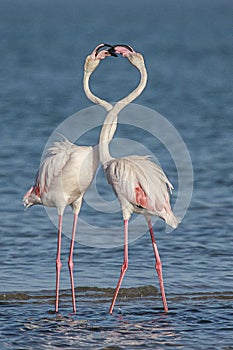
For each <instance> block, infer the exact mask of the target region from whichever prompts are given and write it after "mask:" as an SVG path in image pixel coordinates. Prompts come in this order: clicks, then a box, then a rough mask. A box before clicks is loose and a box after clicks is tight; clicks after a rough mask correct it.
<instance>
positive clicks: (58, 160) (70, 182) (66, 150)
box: [22, 44, 116, 313]
mask: <svg viewBox="0 0 233 350" xmlns="http://www.w3.org/2000/svg"><path fill="white" fill-rule="evenodd" d="M107 48H108V49H107ZM107 56H116V54H115V53H114V52H113V51H111V45H108V44H100V45H98V46H97V47H96V48H95V49H94V51H93V52H92V54H91V55H89V56H87V58H86V61H85V68H84V79H83V85H84V90H85V92H86V95H87V96H88V97H89V98H90V99H91V100H93V99H94V100H95V103H99V104H100V105H102V106H103V107H104V108H105V109H106V110H107V111H109V110H110V109H111V108H112V105H111V104H110V103H108V102H106V101H104V100H101V99H100V98H98V97H96V96H94V95H93V94H92V93H91V91H90V90H89V89H88V81H89V79H90V76H91V74H92V72H93V71H94V70H95V69H96V68H97V66H98V65H99V63H100V61H101V60H103V59H104V58H105V57H107ZM114 129H115V126H113V127H112V133H113V132H114ZM110 135H111V133H110ZM98 162H99V153H98V147H97V146H95V147H92V146H77V145H75V144H72V143H71V142H69V140H67V139H66V138H65V137H64V138H63V140H61V141H58V142H54V143H53V145H52V146H51V147H49V148H48V149H47V152H46V155H45V158H44V160H43V162H42V164H41V166H40V169H39V171H38V174H37V176H36V180H35V184H34V186H32V187H31V188H30V189H29V190H28V192H27V193H26V194H25V195H24V197H23V201H22V202H23V204H24V206H25V207H26V208H29V207H31V206H33V205H36V204H41V205H44V206H48V207H56V209H57V212H58V239H57V255H56V300H55V312H58V306H59V282H60V271H61V267H62V263H61V259H60V254H61V235H62V219H63V214H64V211H65V208H66V207H67V206H68V205H70V206H71V207H72V209H73V214H74V218H73V227H72V234H71V243H70V252H69V259H68V266H69V272H70V283H71V293H72V305H73V313H76V302H75V291H74V277H73V268H74V264H73V251H74V240H75V233H76V227H77V221H78V214H79V212H80V209H81V205H82V200H83V196H84V194H85V192H86V190H87V189H88V187H89V186H90V184H91V183H92V181H93V178H94V176H95V174H96V170H97V166H98Z"/></svg>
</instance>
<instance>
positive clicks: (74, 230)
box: [68, 213, 78, 313]
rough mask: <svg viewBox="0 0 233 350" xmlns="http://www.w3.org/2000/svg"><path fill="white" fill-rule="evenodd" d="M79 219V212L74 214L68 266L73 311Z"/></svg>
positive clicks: (74, 308)
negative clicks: (75, 244) (74, 254)
mask: <svg viewBox="0 0 233 350" xmlns="http://www.w3.org/2000/svg"><path fill="white" fill-rule="evenodd" d="M77 221H78V214H76V213H75V214H74V222H73V228H72V237H71V242H70V255H69V259H68V266H69V270H70V284H71V293H72V303H73V312H74V313H76V304H75V292H74V276H73V269H74V263H73V251H74V239H75V232H76V227H77Z"/></svg>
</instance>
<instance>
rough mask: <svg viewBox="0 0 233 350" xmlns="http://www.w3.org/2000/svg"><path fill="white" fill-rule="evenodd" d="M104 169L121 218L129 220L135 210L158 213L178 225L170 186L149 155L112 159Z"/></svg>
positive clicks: (170, 223)
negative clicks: (120, 212) (171, 203)
mask: <svg viewBox="0 0 233 350" xmlns="http://www.w3.org/2000/svg"><path fill="white" fill-rule="evenodd" d="M104 170H105V174H106V177H107V180H108V182H109V183H110V184H111V185H112V187H113V189H114V192H115V194H116V196H117V197H118V199H119V201H120V203H121V207H122V212H123V218H124V220H129V218H130V216H131V214H132V213H133V212H134V213H137V214H144V215H146V216H148V215H153V216H158V217H160V218H162V219H164V220H165V221H166V223H167V224H168V225H170V226H172V227H173V228H176V227H177V226H178V223H179V219H178V218H177V217H176V216H175V215H174V214H173V212H172V210H171V206H170V202H169V193H171V192H172V189H173V186H172V184H171V183H170V181H169V180H168V178H167V176H166V175H165V174H164V172H163V170H162V168H161V167H160V166H159V165H157V164H156V163H154V162H152V161H150V160H149V157H147V156H146V157H143V156H129V157H123V158H117V159H112V160H110V161H108V162H107V163H106V164H105V165H104Z"/></svg>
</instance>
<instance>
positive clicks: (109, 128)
mask: <svg viewBox="0 0 233 350" xmlns="http://www.w3.org/2000/svg"><path fill="white" fill-rule="evenodd" d="M135 67H136V68H137V69H138V70H139V72H140V75H141V79H140V82H139V84H138V86H137V87H136V89H134V90H133V91H132V92H131V93H130V94H129V95H128V96H127V97H125V98H123V99H122V100H120V101H118V102H117V103H116V104H115V106H114V107H113V108H112V109H111V110H110V112H109V113H108V115H107V117H106V119H105V121H104V124H103V127H102V130H101V133H100V140H99V155H100V161H101V163H102V164H103V165H104V164H105V163H106V162H108V161H109V160H111V159H112V157H111V155H110V152H109V143H110V142H111V140H112V138H113V136H114V134H115V131H116V128H117V119H118V114H119V113H120V111H121V110H122V109H123V108H125V107H126V106H127V105H128V104H130V103H131V102H132V101H134V100H135V99H136V98H137V97H138V96H139V95H140V94H141V93H142V91H143V90H144V88H145V86H146V83H147V71H146V67H145V65H144V63H142V64H140V66H138V67H137V66H135ZM113 130H114V131H113Z"/></svg>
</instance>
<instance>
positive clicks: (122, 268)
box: [109, 220, 128, 314]
mask: <svg viewBox="0 0 233 350" xmlns="http://www.w3.org/2000/svg"><path fill="white" fill-rule="evenodd" d="M127 268H128V220H124V262H123V264H122V267H121V274H120V278H119V280H118V283H117V286H116V290H115V293H114V296H113V299H112V303H111V306H110V309H109V313H110V314H112V311H113V308H114V305H115V302H116V298H117V295H118V292H119V290H120V287H121V283H122V280H123V278H124V275H125V273H126V270H127Z"/></svg>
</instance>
